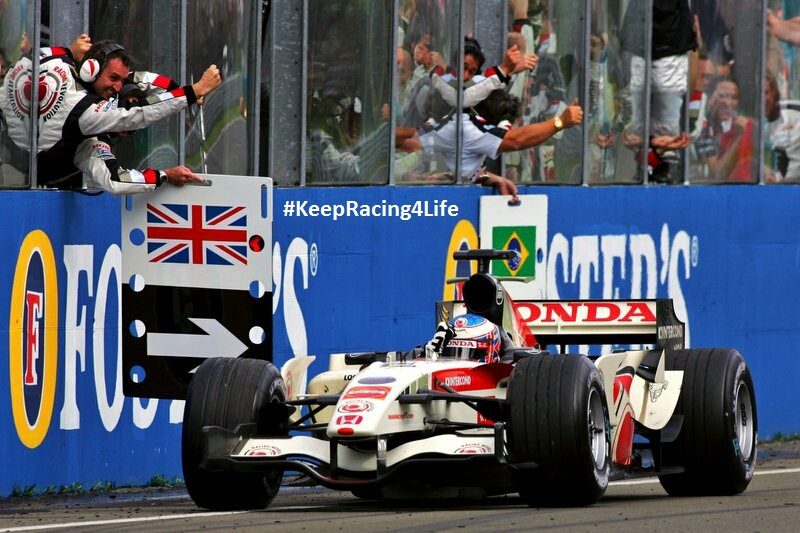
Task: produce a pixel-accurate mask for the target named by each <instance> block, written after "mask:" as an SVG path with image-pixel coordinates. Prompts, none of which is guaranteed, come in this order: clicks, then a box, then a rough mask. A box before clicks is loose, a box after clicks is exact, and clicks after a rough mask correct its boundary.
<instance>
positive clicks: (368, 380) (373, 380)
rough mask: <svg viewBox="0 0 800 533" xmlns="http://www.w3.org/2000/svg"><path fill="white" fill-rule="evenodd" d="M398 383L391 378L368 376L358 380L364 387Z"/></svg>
mask: <svg viewBox="0 0 800 533" xmlns="http://www.w3.org/2000/svg"><path fill="white" fill-rule="evenodd" d="M395 381H397V380H396V379H395V378H393V377H390V376H367V377H364V378H361V379H359V380H358V382H359V383H363V384H364V385H383V384H384V383H394V382H395Z"/></svg>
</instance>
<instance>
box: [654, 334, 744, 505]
mask: <svg viewBox="0 0 800 533" xmlns="http://www.w3.org/2000/svg"><path fill="white" fill-rule="evenodd" d="M666 369H667V370H683V372H684V375H683V387H682V389H681V397H680V400H679V401H678V406H677V407H676V409H675V414H681V415H683V426H682V427H681V433H680V435H679V436H678V439H677V440H675V442H671V443H667V444H665V445H664V463H665V465H668V466H682V467H683V468H684V469H685V472H683V473H681V474H673V475H668V476H660V477H659V480H660V481H661V485H662V486H663V487H664V489H665V490H666V491H667V492H668V493H669V494H670V495H671V496H695V495H697V496H699V495H732V494H739V493H741V492H743V491H744V490H745V489H746V488H747V485H748V484H749V483H750V480H751V479H752V477H753V472H754V470H755V462H756V449H757V447H758V416H757V413H756V395H755V389H754V388H753V378H752V377H751V375H750V369H749V368H748V366H747V364H746V363H745V362H744V358H742V356H741V355H740V354H739V352H737V351H736V350H731V349H728V348H704V349H696V350H680V351H677V352H675V353H669V352H668V353H667V360H666Z"/></svg>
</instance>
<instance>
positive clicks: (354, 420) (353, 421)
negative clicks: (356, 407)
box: [336, 415, 364, 426]
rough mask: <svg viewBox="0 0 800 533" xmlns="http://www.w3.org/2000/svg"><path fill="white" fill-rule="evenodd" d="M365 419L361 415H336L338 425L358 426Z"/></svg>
mask: <svg viewBox="0 0 800 533" xmlns="http://www.w3.org/2000/svg"><path fill="white" fill-rule="evenodd" d="M363 421H364V417H363V416H361V415H342V416H337V417H336V425H337V426H357V425H359V424H360V423H361V422H363Z"/></svg>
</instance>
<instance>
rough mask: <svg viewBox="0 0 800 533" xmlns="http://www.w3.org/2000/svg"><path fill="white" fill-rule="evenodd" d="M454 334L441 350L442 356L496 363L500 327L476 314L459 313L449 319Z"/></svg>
mask: <svg viewBox="0 0 800 533" xmlns="http://www.w3.org/2000/svg"><path fill="white" fill-rule="evenodd" d="M450 323H451V324H452V325H453V329H454V330H455V335H454V336H453V338H452V339H450V342H448V343H447V346H445V347H444V351H443V352H442V356H443V357H452V358H456V359H469V360H471V361H482V362H484V363H496V362H498V361H500V356H501V355H502V339H501V337H500V328H498V327H497V325H495V324H494V323H492V322H491V321H489V320H487V319H485V318H483V317H482V316H478V315H471V314H466V315H459V316H457V317H454V318H453V320H451V321H450Z"/></svg>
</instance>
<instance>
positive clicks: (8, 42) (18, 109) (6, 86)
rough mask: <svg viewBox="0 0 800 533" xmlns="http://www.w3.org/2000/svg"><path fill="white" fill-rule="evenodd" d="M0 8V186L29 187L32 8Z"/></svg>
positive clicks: (26, 5)
mask: <svg viewBox="0 0 800 533" xmlns="http://www.w3.org/2000/svg"><path fill="white" fill-rule="evenodd" d="M0 6H1V7H2V11H0V77H1V78H2V81H3V86H2V91H1V92H0V186H2V187H25V186H28V185H29V184H30V180H29V171H28V170H29V157H30V147H31V128H30V116H31V109H32V107H36V106H31V88H32V84H31V80H32V79H33V77H32V76H33V73H32V72H31V68H32V64H31V48H32V44H31V38H30V36H31V35H33V30H32V24H31V23H30V22H29V21H30V19H31V16H32V11H33V4H32V2H3V3H2V4H0ZM12 94H18V95H21V98H19V99H17V98H14V97H13V96H12Z"/></svg>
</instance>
